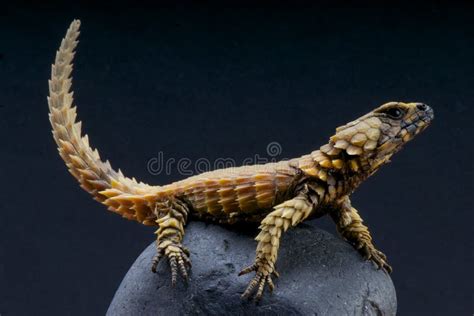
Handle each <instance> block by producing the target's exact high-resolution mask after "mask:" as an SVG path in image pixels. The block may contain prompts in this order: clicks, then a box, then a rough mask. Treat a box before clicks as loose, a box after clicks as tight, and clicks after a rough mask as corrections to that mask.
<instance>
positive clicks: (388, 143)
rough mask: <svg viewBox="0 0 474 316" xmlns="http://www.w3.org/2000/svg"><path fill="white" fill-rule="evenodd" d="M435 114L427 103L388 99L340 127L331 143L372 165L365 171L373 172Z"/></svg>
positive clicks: (334, 146)
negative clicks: (389, 100)
mask: <svg viewBox="0 0 474 316" xmlns="http://www.w3.org/2000/svg"><path fill="white" fill-rule="evenodd" d="M433 118H434V114H433V109H432V108H431V107H429V106H428V105H426V104H424V103H416V102H413V103H403V102H389V103H386V104H383V105H382V106H380V107H378V108H376V109H375V110H373V111H372V112H369V113H367V114H366V115H364V116H362V117H360V118H358V119H357V120H355V121H352V122H350V123H348V124H346V125H344V126H341V127H339V128H337V129H336V134H335V135H334V136H332V137H331V140H330V144H332V145H333V146H332V147H333V148H335V149H336V150H338V149H340V150H343V151H345V154H347V156H348V157H349V159H353V158H359V160H360V161H361V163H364V162H365V165H366V167H369V170H366V171H369V172H374V171H375V170H377V169H378V167H379V166H380V165H382V164H384V163H385V162H388V161H389V160H390V157H391V156H392V155H393V154H394V153H396V152H397V151H399V150H400V149H401V148H402V147H403V145H404V144H405V143H407V142H408V141H410V140H412V139H413V138H414V137H415V136H416V135H418V134H419V133H420V132H421V131H423V130H424V129H426V127H428V125H430V123H431V122H432V120H433Z"/></svg>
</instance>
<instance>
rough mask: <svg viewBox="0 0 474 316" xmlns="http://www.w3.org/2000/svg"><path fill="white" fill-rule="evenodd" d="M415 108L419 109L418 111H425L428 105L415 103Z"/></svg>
mask: <svg viewBox="0 0 474 316" xmlns="http://www.w3.org/2000/svg"><path fill="white" fill-rule="evenodd" d="M416 107H417V109H418V110H420V111H426V109H427V108H428V106H427V105H426V104H424V103H418V104H417V105H416Z"/></svg>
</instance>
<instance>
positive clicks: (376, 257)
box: [358, 244, 393, 273]
mask: <svg viewBox="0 0 474 316" xmlns="http://www.w3.org/2000/svg"><path fill="white" fill-rule="evenodd" d="M358 250H359V252H360V253H361V254H362V255H363V256H364V259H365V260H371V261H372V262H374V263H375V265H376V266H377V268H378V269H383V270H384V271H385V272H387V273H392V270H393V269H392V267H391V266H390V265H389V264H388V263H387V256H386V255H385V254H384V253H383V252H381V251H379V250H377V249H375V247H374V245H372V244H362V245H360V246H359V247H358Z"/></svg>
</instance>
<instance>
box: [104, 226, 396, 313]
mask: <svg viewBox="0 0 474 316" xmlns="http://www.w3.org/2000/svg"><path fill="white" fill-rule="evenodd" d="M255 235H256V234H255V233H253V234H242V233H241V232H237V231H236V230H235V231H233V230H229V229H227V228H223V227H221V226H217V225H212V224H205V223H201V222H193V223H190V224H189V225H188V227H187V229H186V237H185V241H184V244H185V245H186V246H187V247H188V248H189V249H190V251H191V260H192V263H193V268H192V272H191V276H190V280H189V284H188V285H187V286H186V285H185V284H183V282H178V285H177V286H176V287H175V288H173V287H171V282H170V271H169V267H168V266H167V264H165V262H161V263H160V266H159V269H158V273H157V274H153V273H152V272H151V270H150V267H151V260H152V257H153V256H154V255H155V245H154V243H153V244H151V245H150V246H149V247H148V248H146V249H145V251H144V252H143V253H142V254H141V255H140V256H139V257H138V259H137V260H136V261H135V263H134V264H133V265H132V267H131V268H130V270H129V271H128V273H127V275H126V276H125V278H124V279H123V281H122V283H121V284H120V287H119V289H118V290H117V292H116V293H115V296H114V298H113V300H112V303H111V305H110V306H109V309H108V311H107V315H223V314H226V315H246V314H265V315H282V314H284V315H288V314H290V315H395V313H396V306H397V303H396V294H395V288H394V286H393V283H392V281H391V279H390V277H389V276H388V275H387V274H385V273H384V272H383V271H381V270H376V269H375V267H374V266H373V265H372V264H371V263H370V262H366V261H363V260H362V258H361V256H360V255H359V254H358V253H357V252H356V251H355V250H354V249H353V248H352V247H351V246H350V245H349V244H347V243H346V242H344V241H342V240H341V239H340V238H338V237H335V236H333V235H331V234H329V233H327V232H325V231H322V230H320V229H318V228H316V227H314V226H311V225H305V224H302V225H299V226H298V227H297V228H295V229H292V230H290V231H289V232H287V233H286V234H285V235H284V237H283V241H282V246H281V248H280V254H279V259H278V262H277V269H278V271H279V272H280V274H281V277H280V278H279V279H276V280H275V281H276V282H275V283H276V288H275V292H274V293H273V295H270V294H269V293H268V292H266V293H265V295H264V297H263V299H262V301H261V302H260V304H258V305H255V303H253V302H252V301H242V300H241V299H240V294H241V293H242V292H243V290H244V289H245V287H246V285H247V283H248V282H249V280H250V279H251V277H252V276H253V275H250V274H248V275H245V276H241V277H238V276H237V273H238V272H239V271H240V269H242V268H243V267H244V266H247V265H249V264H251V263H252V261H253V259H254V255H255V246H256V242H255V241H254V240H253V238H252V237H253V236H255ZM179 281H181V280H179Z"/></svg>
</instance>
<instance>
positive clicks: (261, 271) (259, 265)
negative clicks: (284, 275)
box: [239, 260, 280, 302]
mask: <svg viewBox="0 0 474 316" xmlns="http://www.w3.org/2000/svg"><path fill="white" fill-rule="evenodd" d="M252 271H255V272H256V274H255V277H254V278H253V279H252V280H251V281H250V283H249V285H248V286H247V289H246V290H245V291H244V293H243V294H242V296H241V297H242V298H243V299H244V298H249V299H250V298H251V296H252V293H253V292H255V296H254V300H255V302H259V301H260V300H261V298H262V295H263V290H264V289H265V286H266V285H268V289H269V291H270V293H272V292H273V289H274V288H275V284H274V283H273V280H272V275H273V276H275V277H277V278H278V277H279V276H280V275H279V274H278V272H277V271H276V270H275V269H274V268H273V265H270V264H269V263H267V262H266V261H259V260H257V261H256V262H255V263H254V264H253V265H251V266H248V267H246V268H244V269H243V270H242V271H240V273H239V276H241V275H244V274H247V273H250V272H252Z"/></svg>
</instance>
